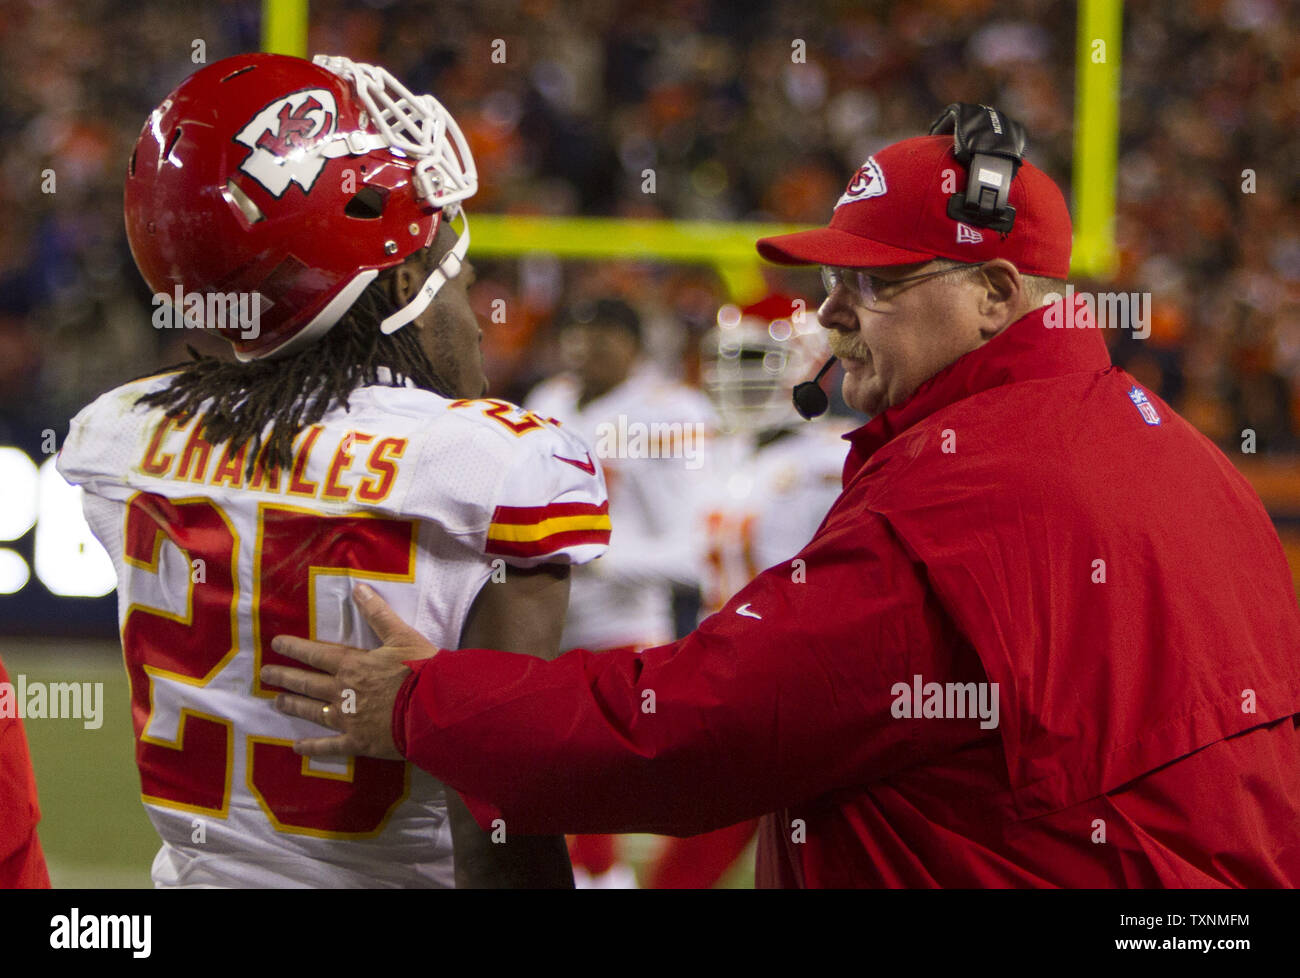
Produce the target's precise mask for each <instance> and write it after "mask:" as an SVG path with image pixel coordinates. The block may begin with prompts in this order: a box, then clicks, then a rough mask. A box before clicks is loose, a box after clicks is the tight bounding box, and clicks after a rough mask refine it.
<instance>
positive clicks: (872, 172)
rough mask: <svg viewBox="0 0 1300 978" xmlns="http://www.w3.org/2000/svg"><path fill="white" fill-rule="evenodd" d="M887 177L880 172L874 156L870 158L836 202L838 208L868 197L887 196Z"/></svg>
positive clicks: (859, 168) (854, 175)
mask: <svg viewBox="0 0 1300 978" xmlns="http://www.w3.org/2000/svg"><path fill="white" fill-rule="evenodd" d="M886 189H887V188H886V187H885V175H884V174H883V173H881V172H880V167H879V166H878V165H877V164H876V158H875V157H874V156H868V157H867V162H865V163H863V164H862V165H861V166H860V167H858V172H857V173H855V174H853V179H852V180H850V181H849V185H848V188H847V189H846V190H845V191H844V193H843V194H841V195H840V199H839V200H837V201H836V202H835V206H836V208H839V206H840V205H841V204H848V203H850V202H852V201H855V200H866V199H867V198H868V197H883V196H884V195H885V190H886Z"/></svg>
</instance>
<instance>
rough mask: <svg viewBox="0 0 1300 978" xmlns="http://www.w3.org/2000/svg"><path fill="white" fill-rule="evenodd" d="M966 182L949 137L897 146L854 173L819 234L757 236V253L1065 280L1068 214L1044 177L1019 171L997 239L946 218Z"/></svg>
mask: <svg viewBox="0 0 1300 978" xmlns="http://www.w3.org/2000/svg"><path fill="white" fill-rule="evenodd" d="M966 179H967V174H966V167H965V166H963V165H962V164H961V163H959V162H958V161H957V158H956V157H955V156H954V155H953V140H952V136H918V137H917V138H915V139H904V140H903V141H902V142H900V143H895V144H894V145H892V146H888V147H886V148H885V149H882V150H881V151H880V152H879V153H877V154H876V155H875V156H871V157H868V158H867V161H866V162H865V163H863V164H862V166H860V167H859V168H858V172H857V173H855V174H853V179H852V180H850V181H849V185H848V187H847V188H846V189H845V191H844V194H843V195H842V196H841V197H840V199H839V200H838V201H836V203H835V213H834V215H833V216H832V217H831V223H830V226H829V227H825V228H817V229H816V230H813V231H797V232H795V233H794V234H781V235H777V236H776V237H773V238H762V239H760V240H759V242H758V253H759V254H760V255H762V256H763V257H764V258H766V259H767V260H768V261H771V262H776V263H777V264H780V265H840V266H843V267H846V268H876V267H882V266H889V265H911V264H915V263H917V262H926V261H931V260H933V259H935V258H951V259H952V260H953V261H969V262H978V261H989V260H990V259H993V258H1005V259H1007V261H1009V262H1011V263H1012V264H1013V265H1015V266H1016V268H1018V269H1020V271H1021V272H1022V273H1023V274H1025V275H1043V276H1046V277H1048V278H1059V279H1063V278H1065V277H1066V276H1067V274H1068V273H1069V269H1070V235H1071V227H1070V212H1069V210H1067V209H1066V206H1065V198H1064V197H1062V196H1061V191H1060V190H1059V189H1057V186H1056V184H1055V183H1053V182H1052V178H1051V177H1049V176H1048V175H1047V174H1046V173H1044V172H1043V171H1042V170H1039V169H1038V168H1037V167H1035V166H1033V165H1032V164H1030V163H1023V164H1021V166H1020V169H1019V171H1017V173H1016V176H1015V179H1014V180H1012V181H1011V193H1010V195H1009V199H1008V203H1009V204H1010V205H1011V206H1012V207H1014V208H1015V209H1016V221H1015V224H1014V225H1013V226H1012V228H1011V230H1010V231H1008V232H1007V233H1006V234H1005V235H1003V234H1001V233H999V232H997V231H992V230H990V229H988V228H982V227H977V226H975V225H972V224H966V223H963V222H961V221H954V220H953V219H952V218H951V217H949V216H948V198H949V197H950V196H952V195H953V194H954V193H963V194H964V193H965V192H966Z"/></svg>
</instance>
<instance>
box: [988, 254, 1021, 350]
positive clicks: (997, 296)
mask: <svg viewBox="0 0 1300 978" xmlns="http://www.w3.org/2000/svg"><path fill="white" fill-rule="evenodd" d="M975 282H976V284H977V285H978V286H979V288H980V290H981V292H980V296H979V315H980V319H981V322H980V334H981V335H982V336H983V337H984V339H986V340H989V339H992V338H993V337H994V336H997V335H998V333H1000V332H1002V331H1003V330H1004V329H1006V328H1007V327H1008V326H1010V325H1011V324H1012V323H1014V322H1015V321H1016V320H1017V319H1019V318H1020V317H1021V316H1023V315H1024V314H1025V310H1024V309H1022V307H1023V306H1024V305H1025V303H1026V301H1027V293H1026V291H1025V280H1024V278H1023V277H1022V276H1021V274H1020V269H1018V268H1016V266H1015V265H1013V264H1011V262H1009V261H1007V260H1006V259H1005V258H994V259H993V260H992V261H989V262H986V263H985V265H984V267H983V268H981V269H980V274H979V277H978V278H976V279H975Z"/></svg>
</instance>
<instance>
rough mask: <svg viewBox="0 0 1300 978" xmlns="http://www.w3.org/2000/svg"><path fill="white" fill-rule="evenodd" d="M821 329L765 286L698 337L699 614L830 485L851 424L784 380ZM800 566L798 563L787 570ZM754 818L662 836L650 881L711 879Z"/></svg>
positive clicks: (815, 510)
mask: <svg viewBox="0 0 1300 978" xmlns="http://www.w3.org/2000/svg"><path fill="white" fill-rule="evenodd" d="M829 352H830V351H829V347H828V346H827V343H826V337H825V331H824V330H821V329H819V328H818V326H817V320H816V315H815V314H814V313H811V312H808V311H807V308H806V304H805V303H804V302H803V301H802V300H799V299H794V298H791V297H790V296H785V295H770V296H768V297H766V298H764V299H762V300H761V301H759V302H757V303H754V304H753V305H751V306H747V307H745V308H744V309H740V308H738V307H737V306H735V305H732V304H728V305H725V306H723V307H722V308H721V309H720V310H719V311H718V318H717V325H716V326H715V327H714V328H713V329H711V330H709V332H708V333H706V334H705V336H704V338H703V340H702V341H701V344H700V354H701V371H700V377H701V381H702V382H703V385H704V389H705V391H706V392H707V393H708V396H709V399H710V400H711V401H712V402H713V406H714V407H715V408H716V409H717V413H718V419H719V428H720V435H719V437H718V438H717V439H715V442H714V445H713V450H712V452H711V459H710V460H711V463H712V466H711V478H710V479H709V480H708V481H707V482H705V483H704V485H703V486H702V489H703V490H704V495H703V496H702V497H701V500H700V502H699V504H698V516H697V519H698V525H699V528H700V530H699V537H698V540H699V544H700V546H701V549H702V553H701V557H700V559H701V563H702V567H703V571H702V577H701V593H702V603H701V618H703V617H705V616H707V615H711V614H713V613H714V612H716V611H718V610H719V609H721V608H722V606H723V605H725V604H726V603H727V601H728V600H729V599H730V598H731V596H732V595H733V594H735V593H736V592H737V591H739V590H740V589H741V588H742V587H744V585H746V584H748V583H749V582H750V581H752V580H753V579H754V578H755V577H757V576H758V574H759V572H760V571H763V570H765V569H766V568H768V567H771V566H774V565H776V564H780V563H782V562H790V561H791V560H792V558H793V556H794V555H795V554H797V553H798V552H799V551H800V550H802V549H803V547H804V545H805V544H807V543H808V541H809V540H811V539H812V537H813V533H814V532H816V530H817V527H818V526H819V525H820V524H821V521H822V519H823V517H825V515H826V513H827V511H828V510H829V509H830V507H831V503H832V502H834V501H835V498H836V497H837V496H838V495H839V493H840V475H841V472H842V470H843V468H844V457H845V455H846V454H847V446H846V445H845V443H844V441H843V439H842V438H841V437H840V436H841V435H842V434H844V433H846V432H847V431H849V430H850V429H851V428H852V427H853V425H852V424H851V423H850V422H849V421H848V420H846V419H843V418H835V417H833V416H830V417H823V418H821V419H818V420H817V421H811V422H810V421H805V420H803V419H802V418H801V417H799V415H798V414H796V413H795V410H794V405H793V404H792V403H791V400H790V391H791V388H792V387H793V386H794V385H795V384H796V383H798V382H800V381H802V380H806V379H807V378H808V377H810V376H812V375H813V374H814V373H816V371H817V369H818V367H820V366H821V364H822V363H823V362H825V359H826V357H827V356H828V355H829ZM799 573H800V569H799V566H798V565H797V564H792V565H791V574H793V575H795V576H796V579H797V575H798V574H799ZM757 828H758V820H757V819H755V820H752V821H748V822H743V823H740V824H738V825H733V826H730V827H728V828H724V829H718V830H717V831H716V832H708V833H706V834H704V835H698V836H693V837H690V838H684V839H676V838H674V839H669V840H668V841H667V843H666V844H665V845H664V846H663V848H662V849H661V851H660V853H659V856H658V858H657V860H656V862H655V864H654V866H653V868H652V870H651V872H650V876H649V886H650V887H652V888H655V889H696V888H708V887H711V886H713V885H714V884H716V883H717V882H718V881H719V880H720V879H721V878H722V876H723V874H724V873H725V872H726V871H727V869H728V867H730V866H731V865H732V864H733V863H734V862H735V861H736V859H737V858H739V857H740V856H741V854H742V853H744V851H745V849H746V848H747V847H748V845H749V842H750V840H751V839H752V838H753V837H754V834H755V832H756V830H757Z"/></svg>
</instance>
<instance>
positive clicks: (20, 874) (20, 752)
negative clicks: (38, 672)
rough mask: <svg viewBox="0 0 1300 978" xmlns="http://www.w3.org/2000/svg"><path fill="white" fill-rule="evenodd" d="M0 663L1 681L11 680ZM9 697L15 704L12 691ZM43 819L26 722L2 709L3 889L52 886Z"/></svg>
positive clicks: (0, 854) (0, 877) (0, 884)
mask: <svg viewBox="0 0 1300 978" xmlns="http://www.w3.org/2000/svg"><path fill="white" fill-rule="evenodd" d="M8 682H9V676H8V674H7V673H6V672H5V667H4V663H3V662H0V683H8ZM8 693H9V695H8V696H7V697H5V699H6V700H7V702H8V704H10V705H13V703H14V700H13V694H12V691H8ZM40 819H41V812H40V809H39V808H38V807H37V804H36V777H35V775H34V774H33V773H32V762H31V759H30V758H29V757H28V755H27V738H26V737H24V736H23V726H22V721H20V720H19V719H18V718H17V717H16V716H11V715H10V711H9V709H8V708H7V707H6V708H5V709H3V710H0V889H6V890H7V889H16V888H24V889H26V888H32V887H40V888H45V887H48V886H49V885H50V877H49V873H48V872H47V871H46V869H45V856H44V855H43V854H42V852H41V843H40V840H39V839H37V837H36V823H37V822H39V821H40Z"/></svg>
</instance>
